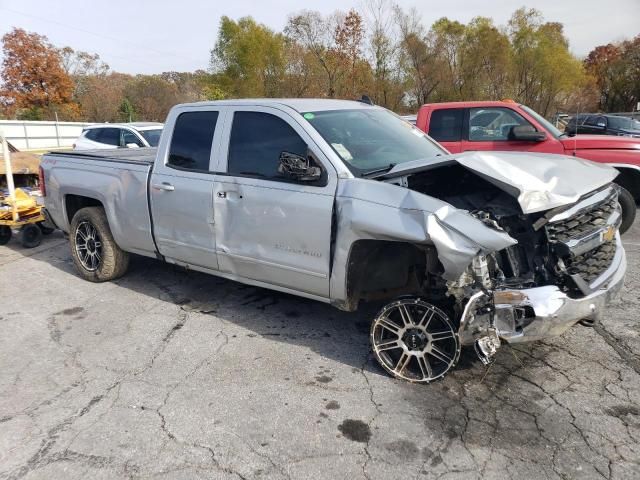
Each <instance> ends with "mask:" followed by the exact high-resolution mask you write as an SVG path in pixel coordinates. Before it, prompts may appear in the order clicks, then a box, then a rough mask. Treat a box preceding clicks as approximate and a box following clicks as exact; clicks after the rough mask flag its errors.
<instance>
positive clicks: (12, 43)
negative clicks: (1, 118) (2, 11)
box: [0, 28, 78, 120]
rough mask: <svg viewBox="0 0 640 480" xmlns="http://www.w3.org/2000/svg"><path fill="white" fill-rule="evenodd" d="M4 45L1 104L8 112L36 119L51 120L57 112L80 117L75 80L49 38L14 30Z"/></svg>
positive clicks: (6, 36)
mask: <svg viewBox="0 0 640 480" xmlns="http://www.w3.org/2000/svg"><path fill="white" fill-rule="evenodd" d="M2 43H3V53H4V61H3V62H2V79H3V84H2V87H1V89H0V102H1V103H2V105H3V106H4V108H5V111H7V112H11V113H13V114H18V115H20V116H22V117H23V118H30V119H34V120H37V119H43V118H51V117H52V116H53V115H54V112H57V113H58V114H59V115H60V116H62V117H65V118H74V117H76V116H77V113H78V107H77V105H76V104H75V103H73V101H72V95H73V88H74V85H73V80H72V79H71V77H70V76H69V75H68V74H67V73H66V72H65V70H64V68H63V66H62V61H61V57H60V53H59V51H58V50H57V49H56V48H55V47H54V46H53V45H51V44H50V43H49V41H48V39H47V37H45V36H42V35H38V34H37V33H30V32H26V31H25V30H23V29H21V28H14V29H13V30H12V31H11V32H9V33H7V34H5V35H4V36H3V37H2Z"/></svg>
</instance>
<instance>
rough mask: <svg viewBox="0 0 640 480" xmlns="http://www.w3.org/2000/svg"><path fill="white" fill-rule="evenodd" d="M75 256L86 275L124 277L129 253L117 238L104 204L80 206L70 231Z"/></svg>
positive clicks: (102, 278) (105, 278)
mask: <svg viewBox="0 0 640 480" xmlns="http://www.w3.org/2000/svg"><path fill="white" fill-rule="evenodd" d="M69 243H70V244H71V258H72V259H73V263H74V264H75V266H76V269H77V270H78V273H79V274H80V276H81V277H82V278H84V279H85V280H88V281H90V282H108V281H110V280H115V279H116V278H119V277H121V276H122V275H124V274H125V272H126V271H127V268H128V266H129V254H128V253H127V252H125V251H124V250H122V249H121V248H120V247H119V246H118V245H117V244H116V242H115V240H114V239H113V235H112V234H111V229H110V228H109V222H108V221H107V216H106V214H105V212H104V209H103V208H102V207H86V208H82V209H80V210H78V212H76V214H75V215H74V216H73V220H71V229H70V232H69Z"/></svg>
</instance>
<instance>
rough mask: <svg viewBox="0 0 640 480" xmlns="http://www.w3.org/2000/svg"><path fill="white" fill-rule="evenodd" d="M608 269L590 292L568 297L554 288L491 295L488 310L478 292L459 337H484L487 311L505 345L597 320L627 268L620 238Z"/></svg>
mask: <svg viewBox="0 0 640 480" xmlns="http://www.w3.org/2000/svg"><path fill="white" fill-rule="evenodd" d="M616 246H617V248H616V254H615V256H614V258H613V261H612V263H611V265H610V267H609V268H608V269H607V270H606V271H605V272H603V273H602V275H600V276H599V277H598V278H596V279H595V280H594V281H593V282H592V283H591V284H590V291H591V293H590V294H588V295H586V296H584V297H581V298H571V297H569V296H567V295H566V294H565V293H564V292H562V291H561V290H560V289H559V288H558V287H556V286H555V285H549V286H543V287H536V288H530V289H522V290H516V289H514V290H499V291H495V292H493V298H494V304H493V307H492V308H487V300H488V298H489V297H488V296H487V295H486V294H485V293H482V292H479V293H477V294H475V295H474V296H473V297H471V299H470V300H469V302H468V303H467V305H466V307H465V309H464V312H463V314H462V318H461V321H460V330H459V337H460V340H461V342H462V343H463V344H472V343H473V342H474V341H475V339H477V338H478V337H480V336H482V335H483V331H485V329H486V326H487V324H488V321H489V319H488V316H489V315H490V313H489V312H492V313H493V315H494V320H495V329H496V330H497V333H498V336H499V337H500V339H502V340H504V341H506V342H508V343H520V342H532V341H535V340H541V339H544V338H548V337H555V336H558V335H561V334H562V333H564V332H565V331H566V330H567V329H569V328H570V327H571V326H573V325H575V324H576V323H577V322H579V321H580V320H583V319H590V320H598V319H599V318H600V317H601V316H602V315H603V312H604V310H605V308H606V307H607V306H608V305H609V304H610V303H611V302H612V301H613V300H614V299H615V297H616V296H617V295H618V293H619V292H620V289H621V288H622V286H623V283H624V276H625V272H626V268H627V261H626V257H625V252H624V248H623V247H622V242H621V241H620V236H619V234H617V237H616Z"/></svg>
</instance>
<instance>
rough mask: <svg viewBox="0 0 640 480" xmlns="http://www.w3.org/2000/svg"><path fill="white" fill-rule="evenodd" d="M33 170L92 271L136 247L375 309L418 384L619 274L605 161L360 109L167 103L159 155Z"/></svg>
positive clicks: (556, 327)
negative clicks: (513, 146) (453, 134)
mask: <svg viewBox="0 0 640 480" xmlns="http://www.w3.org/2000/svg"><path fill="white" fill-rule="evenodd" d="M42 170H43V172H42V173H43V178H44V182H43V183H42V188H43V195H44V199H45V206H46V209H47V211H48V213H49V215H50V217H51V218H52V219H53V220H54V222H55V223H56V224H57V226H58V227H59V228H60V229H62V230H63V231H64V232H67V233H68V234H69V241H70V243H71V255H72V258H73V262H74V264H75V267H76V269H77V271H78V272H79V274H80V275H81V276H82V277H83V278H85V279H86V280H89V281H92V282H103V281H108V280H113V279H115V278H118V277H120V276H121V275H123V274H124V273H125V272H126V270H127V267H128V263H129V253H136V254H139V255H144V256H148V257H153V258H158V259H161V260H164V261H166V262H168V263H173V264H177V265H181V266H184V267H187V268H189V269H193V270H198V271H202V272H206V273H210V274H213V275H219V276H221V277H225V278H229V279H232V280H237V281H240V282H243V283H246V284H250V285H255V286H259V287H265V288H271V289H274V290H279V291H283V292H287V293H290V294H294V295H299V296H301V297H307V298H310V299H314V300H318V301H322V302H326V303H330V304H332V305H334V306H336V307H338V308H340V309H343V310H347V311H353V310H356V309H357V308H358V305H359V304H360V303H361V302H366V301H376V302H384V303H386V305H385V306H384V307H383V308H382V310H381V311H380V313H379V314H378V315H377V316H375V317H374V318H372V319H371V320H372V324H371V334H370V341H371V345H372V349H373V351H374V353H375V356H376V358H377V359H378V361H379V362H380V364H381V365H382V367H383V368H384V369H385V370H386V371H388V372H389V373H390V374H391V375H394V376H396V377H398V378H402V379H405V380H409V381H413V382H423V383H428V382H430V381H433V380H436V379H438V378H441V377H443V376H444V375H445V374H446V373H447V372H448V371H450V369H451V368H452V367H453V366H455V365H456V363H457V361H458V358H459V354H460V349H461V347H462V345H475V347H476V351H477V352H478V356H479V357H480V359H481V360H482V361H484V362H489V361H490V360H491V357H492V356H493V355H494V354H495V353H496V349H497V348H498V347H499V346H500V344H501V342H503V341H504V342H509V343H519V342H526V341H533V340H539V339H542V338H546V337H551V336H556V335H559V334H561V333H562V332H564V331H565V330H567V329H568V328H570V327H571V326H572V325H574V324H575V323H576V322H578V321H580V320H582V319H595V318H598V317H599V316H600V315H602V314H603V313H604V311H605V308H606V307H607V305H608V304H609V303H610V302H611V300H612V299H613V298H614V297H615V295H616V293H617V292H618V291H619V290H620V288H621V286H622V282H623V277H624V274H625V269H626V260H625V252H624V249H623V247H622V243H621V241H620V236H619V234H618V232H617V229H618V225H619V222H620V210H619V205H618V202H617V195H618V189H617V187H615V186H613V185H612V184H611V182H612V181H613V179H614V178H615V177H616V175H617V174H618V172H617V171H616V170H615V169H613V168H611V167H608V166H606V165H599V164H596V163H593V162H587V161H584V160H581V159H578V158H573V157H567V158H560V157H558V156H555V155H547V154H540V153H537V154H534V153H513V152H508V153H493V152H491V153H486V152H469V153H464V154H454V155H449V154H448V152H447V151H446V150H445V149H444V148H442V147H441V146H440V145H438V144H437V143H436V142H435V141H433V140H431V139H430V138H429V137H428V136H427V135H425V134H424V133H423V132H421V131H420V130H418V129H417V128H415V127H413V126H412V125H410V124H409V123H407V122H406V121H404V120H402V119H400V118H399V117H397V116H396V115H395V114H393V113H391V112H389V111H387V110H385V109H383V108H380V107H376V106H371V105H366V104H364V103H361V102H352V101H345V100H310V99H294V100H259V99H255V100H244V101H243V100H227V101H219V102H204V103H194V104H186V105H178V106H176V107H174V108H173V109H172V110H171V112H170V113H169V116H168V118H167V123H166V128H165V130H164V131H163V133H162V138H161V140H160V145H159V147H158V149H149V148H141V149H138V150H124V149H123V150H111V151H94V152H87V153H83V152H52V153H49V154H46V155H45V156H44V158H43V160H42ZM596 220H597V221H596Z"/></svg>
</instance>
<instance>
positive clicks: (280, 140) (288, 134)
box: [227, 112, 307, 179]
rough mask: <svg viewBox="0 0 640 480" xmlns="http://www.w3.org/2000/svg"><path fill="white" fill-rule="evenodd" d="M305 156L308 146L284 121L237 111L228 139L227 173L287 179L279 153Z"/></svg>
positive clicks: (260, 113) (269, 115) (269, 116)
mask: <svg viewBox="0 0 640 480" xmlns="http://www.w3.org/2000/svg"><path fill="white" fill-rule="evenodd" d="M282 152H289V153H295V154H297V155H301V156H303V157H306V155H307V144H306V143H305V142H304V140H302V138H300V136H299V135H298V134H297V133H296V131H295V130H294V129H293V128H292V127H291V126H290V125H289V124H288V123H287V122H285V121H284V120H282V119H281V118H279V117H276V116H275V115H271V114H269V113H262V112H235V114H234V115H233V125H232V127H231V139H230V140H229V159H228V165H227V171H228V173H234V174H237V175H254V176H257V177H264V178H269V179H284V177H283V176H282V175H281V174H280V173H278V165H279V163H280V154H281V153H282Z"/></svg>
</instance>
